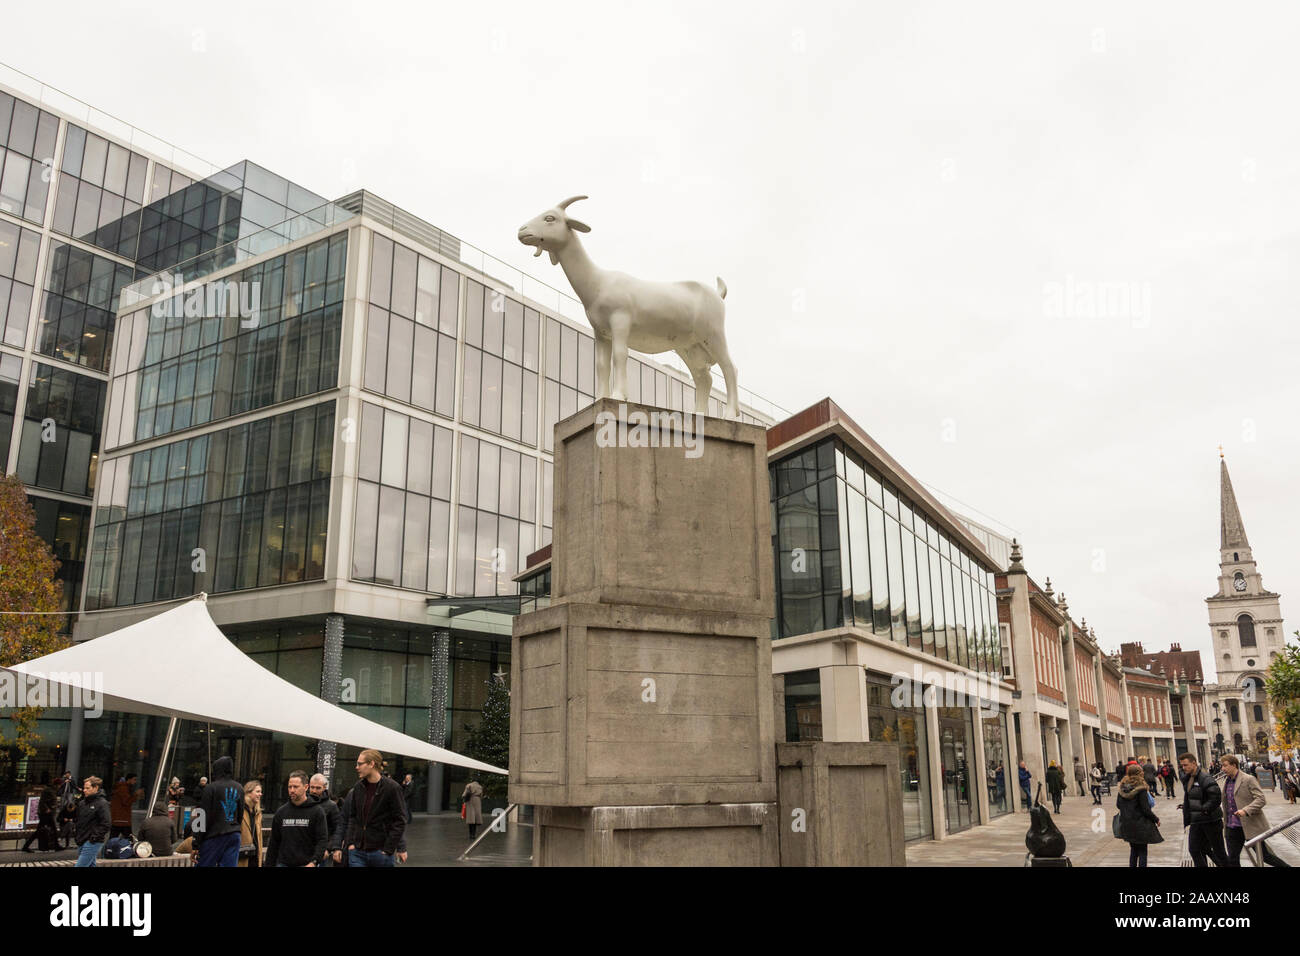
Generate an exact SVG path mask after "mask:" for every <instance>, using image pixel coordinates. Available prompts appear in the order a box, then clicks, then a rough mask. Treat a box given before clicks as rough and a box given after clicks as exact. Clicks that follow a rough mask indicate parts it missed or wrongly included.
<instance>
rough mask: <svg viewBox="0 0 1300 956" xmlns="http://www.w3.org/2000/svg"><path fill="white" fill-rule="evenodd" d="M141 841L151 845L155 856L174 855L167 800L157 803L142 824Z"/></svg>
mask: <svg viewBox="0 0 1300 956" xmlns="http://www.w3.org/2000/svg"><path fill="white" fill-rule="evenodd" d="M140 839H141V840H143V841H144V842H145V843H148V844H149V848H150V849H151V850H152V851H153V853H152V855H153V856H171V855H172V821H171V817H170V816H169V815H168V813H167V801H166V800H159V801H158V802H157V803H155V804H154V805H153V811H152V812H151V813H150V814H149V816H148V817H147V818H146V819H145V821H144V823H141V824H140Z"/></svg>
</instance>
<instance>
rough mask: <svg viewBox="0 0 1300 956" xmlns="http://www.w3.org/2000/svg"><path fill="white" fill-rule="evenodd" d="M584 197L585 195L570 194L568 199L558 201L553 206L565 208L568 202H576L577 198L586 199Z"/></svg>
mask: <svg viewBox="0 0 1300 956" xmlns="http://www.w3.org/2000/svg"><path fill="white" fill-rule="evenodd" d="M586 198H587V197H586V196H570V197H569V198H568V199H566V200H564V202H562V203H560V204H559V205H557V206H556V207H555V208H556V209H566V208H568V206H569V203H575V202H577V201H578V200H579V199H586Z"/></svg>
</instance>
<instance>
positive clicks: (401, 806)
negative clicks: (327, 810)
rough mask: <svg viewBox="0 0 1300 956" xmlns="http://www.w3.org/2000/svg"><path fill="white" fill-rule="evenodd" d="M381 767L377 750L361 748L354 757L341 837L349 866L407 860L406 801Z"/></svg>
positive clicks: (382, 764)
mask: <svg viewBox="0 0 1300 956" xmlns="http://www.w3.org/2000/svg"><path fill="white" fill-rule="evenodd" d="M383 767H384V757H383V754H381V753H380V752H379V751H378V750H363V751H361V753H360V755H359V756H358V757H357V777H358V778H359V779H358V780H357V784H356V786H354V787H353V788H352V789H351V790H350V791H349V792H348V796H347V802H348V804H349V806H350V812H349V813H347V814H345V825H346V830H345V832H344V834H343V840H342V844H343V846H344V847H346V850H347V854H348V866H392V865H393V857H394V856H396V857H397V859H399V860H401V861H402V862H403V863H405V862H406V850H405V848H404V847H405V844H404V842H403V840H404V837H405V835H406V803H405V802H404V801H403V800H402V788H401V785H400V784H398V783H397V781H396V780H393V779H392V778H391V777H385V776H384V775H383V773H382V772H381V771H382V770H383ZM341 855H342V854H341V853H338V854H336V855H335V859H336V860H337V859H338V858H339V857H340V856H341Z"/></svg>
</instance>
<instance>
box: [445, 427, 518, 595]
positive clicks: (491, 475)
mask: <svg viewBox="0 0 1300 956" xmlns="http://www.w3.org/2000/svg"><path fill="white" fill-rule="evenodd" d="M536 495H537V459H535V458H533V457H532V456H530V455H524V454H520V453H519V452H517V451H514V450H513V449H510V448H505V447H502V446H500V445H497V444H495V443H493V442H489V441H485V440H483V439H478V438H471V437H470V436H469V435H461V438H460V498H459V507H458V508H457V515H456V551H455V561H456V564H455V571H456V582H455V589H454V593H456V594H474V595H488V594H514V593H516V591H517V590H518V586H517V585H516V584H515V583H514V582H513V581H511V578H512V577H513V576H514V575H515V574H517V573H519V570H520V568H521V566H522V564H523V559H524V558H526V557H527V556H528V555H529V554H531V553H532V552H533V551H534V550H535V547H534V540H535V539H534V535H535V530H536V528H535V521H536V511H537V498H536Z"/></svg>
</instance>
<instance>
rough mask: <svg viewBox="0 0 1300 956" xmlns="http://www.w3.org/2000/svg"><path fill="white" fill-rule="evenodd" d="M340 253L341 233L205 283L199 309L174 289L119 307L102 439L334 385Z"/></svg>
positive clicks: (214, 417)
mask: <svg viewBox="0 0 1300 956" xmlns="http://www.w3.org/2000/svg"><path fill="white" fill-rule="evenodd" d="M346 261H347V233H345V232H341V233H338V234H337V235H334V236H331V237H329V238H326V239H321V240H319V241H317V242H314V243H312V244H311V245H309V246H306V247H305V248H301V249H298V250H297V251H295V252H292V253H288V254H286V255H282V256H276V257H275V258H273V259H268V260H266V261H264V262H261V263H259V264H257V265H255V266H251V267H249V268H248V269H244V270H243V271H242V272H239V273H237V274H234V275H231V276H228V277H225V278H222V279H217V280H213V281H212V282H209V283H205V284H204V285H203V286H202V289H203V293H202V295H203V301H204V303H205V305H204V307H203V308H202V309H200V308H198V307H197V297H196V298H195V299H193V300H188V298H187V297H182V296H181V295H179V294H178V295H177V296H176V297H175V298H173V299H171V300H169V301H168V302H167V303H165V304H164V305H162V306H161V307H160V306H158V305H153V306H150V307H149V308H147V309H139V310H137V311H135V312H132V313H130V314H128V315H124V316H123V317H122V319H121V324H120V333H119V334H120V338H121V341H120V343H119V347H118V348H117V349H115V350H114V352H113V363H112V375H113V378H112V389H113V392H112V401H111V402H110V404H109V418H108V425H107V435H106V438H105V443H106V445H107V446H108V447H109V448H114V447H117V446H119V445H125V444H129V443H131V442H135V441H144V440H145V439H148V438H155V437H158V436H161V435H167V434H170V433H172V432H176V431H180V430H181V429H184V428H189V427H191V426H194V425H203V424H206V423H207V422H213V421H220V420H221V419H223V418H228V417H230V416H232V415H238V414H241V413H243V412H248V411H252V410H254V409H258V408H265V407H266V406H268V405H275V404H278V403H280V402H285V401H290V400H292V399H295V398H301V397H303V396H306V395H311V394H314V393H316V392H319V391H323V390H326V389H332V388H336V387H337V386H338V363H339V335H340V329H341V325H342V316H343V306H342V301H343V276H344V271H345V268H346ZM183 299H186V300H187V301H194V302H195V303H196V305H195V306H191V307H187V304H186V302H184V301H182V300H183ZM254 303H256V304H257V308H255V309H253V308H249V306H252V305H253V304H254ZM209 304H215V305H216V306H217V308H216V309H215V310H214V309H210V308H208V305H209ZM244 313H248V317H246V318H243V317H241V315H242V314H244Z"/></svg>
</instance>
